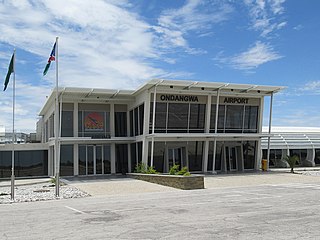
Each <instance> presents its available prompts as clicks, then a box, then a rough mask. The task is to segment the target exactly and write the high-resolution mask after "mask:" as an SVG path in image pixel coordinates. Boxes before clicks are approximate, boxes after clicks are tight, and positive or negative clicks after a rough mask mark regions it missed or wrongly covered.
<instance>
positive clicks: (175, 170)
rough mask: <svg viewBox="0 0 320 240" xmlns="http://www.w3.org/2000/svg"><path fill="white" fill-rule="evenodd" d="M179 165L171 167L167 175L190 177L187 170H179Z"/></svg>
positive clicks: (185, 168)
mask: <svg viewBox="0 0 320 240" xmlns="http://www.w3.org/2000/svg"><path fill="white" fill-rule="evenodd" d="M179 167H180V166H179V165H176V164H175V165H173V166H172V167H171V168H170V170H169V174H170V175H182V176H190V175H191V174H190V172H188V168H187V167H183V168H181V170H179Z"/></svg>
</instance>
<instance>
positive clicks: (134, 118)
mask: <svg viewBox="0 0 320 240" xmlns="http://www.w3.org/2000/svg"><path fill="white" fill-rule="evenodd" d="M129 114H130V136H137V135H142V134H143V125H144V124H143V123H144V104H141V105H140V106H138V107H136V108H134V109H132V110H131V111H130V113H129Z"/></svg>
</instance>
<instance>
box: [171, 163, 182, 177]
mask: <svg viewBox="0 0 320 240" xmlns="http://www.w3.org/2000/svg"><path fill="white" fill-rule="evenodd" d="M179 167H180V165H176V164H175V165H173V166H172V167H171V168H170V170H169V174H170V175H176V174H177V172H179Z"/></svg>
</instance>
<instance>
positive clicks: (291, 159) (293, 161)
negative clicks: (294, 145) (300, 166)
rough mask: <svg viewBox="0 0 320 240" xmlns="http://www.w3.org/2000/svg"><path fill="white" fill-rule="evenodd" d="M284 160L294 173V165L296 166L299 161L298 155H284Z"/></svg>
mask: <svg viewBox="0 0 320 240" xmlns="http://www.w3.org/2000/svg"><path fill="white" fill-rule="evenodd" d="M284 160H285V161H287V163H288V164H289V166H290V168H291V172H292V173H294V170H293V169H294V167H295V166H296V164H297V163H299V157H298V156H297V155H293V156H286V157H285V158H284Z"/></svg>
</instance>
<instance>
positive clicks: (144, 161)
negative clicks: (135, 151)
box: [142, 138, 149, 164]
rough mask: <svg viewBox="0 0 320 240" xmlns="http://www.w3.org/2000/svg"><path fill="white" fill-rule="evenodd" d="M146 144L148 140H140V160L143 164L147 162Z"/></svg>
mask: <svg viewBox="0 0 320 240" xmlns="http://www.w3.org/2000/svg"><path fill="white" fill-rule="evenodd" d="M148 145H149V141H148V140H147V139H146V138H144V139H143V141H142V162H143V163H145V164H148V153H149V151H148Z"/></svg>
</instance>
